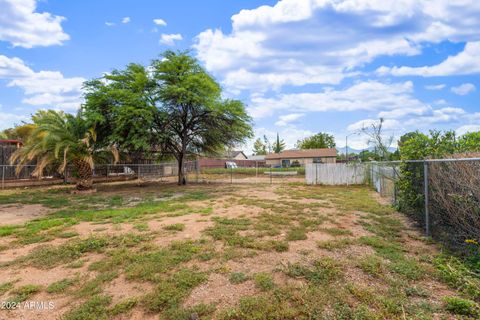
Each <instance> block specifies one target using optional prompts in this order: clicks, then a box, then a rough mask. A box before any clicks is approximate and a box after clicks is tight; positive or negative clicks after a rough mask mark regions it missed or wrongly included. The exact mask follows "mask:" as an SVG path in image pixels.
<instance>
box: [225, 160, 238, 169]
mask: <svg viewBox="0 0 480 320" xmlns="http://www.w3.org/2000/svg"><path fill="white" fill-rule="evenodd" d="M237 168H238V166H237V164H236V163H235V162H233V161H226V162H225V169H237Z"/></svg>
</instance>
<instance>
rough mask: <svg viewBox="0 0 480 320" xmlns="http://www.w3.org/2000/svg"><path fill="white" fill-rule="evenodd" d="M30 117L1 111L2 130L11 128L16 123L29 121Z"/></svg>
mask: <svg viewBox="0 0 480 320" xmlns="http://www.w3.org/2000/svg"><path fill="white" fill-rule="evenodd" d="M27 120H28V117H26V116H22V115H17V114H13V113H6V112H0V130H4V129H7V128H11V127H12V126H13V125H14V124H20V123H21V122H22V121H27Z"/></svg>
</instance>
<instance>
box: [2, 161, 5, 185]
mask: <svg viewBox="0 0 480 320" xmlns="http://www.w3.org/2000/svg"><path fill="white" fill-rule="evenodd" d="M2 189H5V166H2Z"/></svg>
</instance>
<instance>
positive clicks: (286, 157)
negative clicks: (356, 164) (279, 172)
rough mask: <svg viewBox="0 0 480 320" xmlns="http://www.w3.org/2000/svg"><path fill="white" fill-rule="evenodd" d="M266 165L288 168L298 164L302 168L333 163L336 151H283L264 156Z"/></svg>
mask: <svg viewBox="0 0 480 320" xmlns="http://www.w3.org/2000/svg"><path fill="white" fill-rule="evenodd" d="M265 160H266V162H267V165H273V166H281V167H290V166H291V165H292V164H293V163H296V162H298V163H299V165H300V166H302V167H304V166H305V165H306V164H308V163H335V162H336V161H337V149H335V148H329V149H305V150H285V151H283V152H280V153H270V154H267V155H266V156H265Z"/></svg>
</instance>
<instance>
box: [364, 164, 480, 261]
mask: <svg viewBox="0 0 480 320" xmlns="http://www.w3.org/2000/svg"><path fill="white" fill-rule="evenodd" d="M368 170H369V174H368V176H369V179H368V183H369V184H370V186H372V187H373V188H374V189H375V190H376V191H377V192H379V193H380V194H381V195H382V196H383V197H386V198H389V199H390V200H391V202H392V204H393V205H394V206H395V207H396V208H397V209H398V210H399V211H401V212H403V213H405V214H406V215H408V216H409V217H411V218H412V219H413V220H414V221H416V223H417V224H418V225H419V226H420V227H422V228H423V229H424V230H425V234H426V235H427V236H430V237H432V238H434V239H436V240H438V241H440V242H442V243H443V244H445V245H447V246H448V247H449V248H451V249H453V250H455V251H460V252H465V253H469V252H470V251H472V250H478V242H479V241H480V159H479V158H451V159H428V160H411V161H401V162H400V161H396V162H373V163H370V164H369V169H368ZM477 254H478V253H477Z"/></svg>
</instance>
